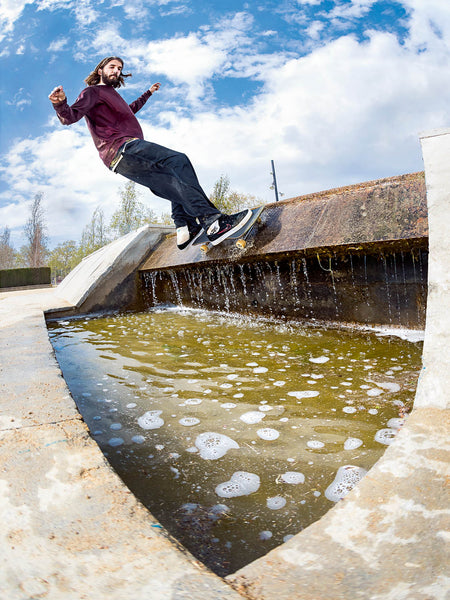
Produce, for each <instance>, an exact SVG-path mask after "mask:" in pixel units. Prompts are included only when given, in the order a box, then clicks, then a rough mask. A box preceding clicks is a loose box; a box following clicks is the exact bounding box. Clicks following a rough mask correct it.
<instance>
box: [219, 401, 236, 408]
mask: <svg viewBox="0 0 450 600" xmlns="http://www.w3.org/2000/svg"><path fill="white" fill-rule="evenodd" d="M220 406H221V407H222V408H236V406H237V404H234V403H233V402H224V403H223V404H221V405H220Z"/></svg>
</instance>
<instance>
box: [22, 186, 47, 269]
mask: <svg viewBox="0 0 450 600" xmlns="http://www.w3.org/2000/svg"><path fill="white" fill-rule="evenodd" d="M42 199H43V194H42V192H39V193H37V194H36V195H35V197H34V200H33V203H32V205H31V210H30V217H29V219H28V221H27V222H26V224H25V227H24V233H25V238H26V240H27V242H28V244H27V245H26V246H25V247H26V249H27V250H26V259H27V266H29V267H42V266H43V265H44V264H45V259H46V256H47V253H48V249H47V236H46V229H47V226H46V223H45V215H44V208H43V206H42Z"/></svg>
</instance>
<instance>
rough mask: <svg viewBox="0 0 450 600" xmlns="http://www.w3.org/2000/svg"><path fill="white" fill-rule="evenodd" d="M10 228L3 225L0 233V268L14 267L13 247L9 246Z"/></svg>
mask: <svg viewBox="0 0 450 600" xmlns="http://www.w3.org/2000/svg"><path fill="white" fill-rule="evenodd" d="M10 240H11V230H10V229H9V227H5V228H4V229H3V232H2V233H1V234H0V269H12V268H13V267H14V248H13V247H12V246H11V243H10Z"/></svg>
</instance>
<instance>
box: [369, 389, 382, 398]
mask: <svg viewBox="0 0 450 600" xmlns="http://www.w3.org/2000/svg"><path fill="white" fill-rule="evenodd" d="M366 394H367V395H368V396H372V397H375V396H379V395H380V394H384V390H380V388H370V390H367V392H366Z"/></svg>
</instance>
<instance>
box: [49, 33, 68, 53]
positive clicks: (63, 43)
mask: <svg viewBox="0 0 450 600" xmlns="http://www.w3.org/2000/svg"><path fill="white" fill-rule="evenodd" d="M68 43H69V38H67V37H60V38H58V39H57V40H53V42H51V43H50V44H49V46H48V48H47V51H48V52H61V50H64V49H65V48H67V45H68Z"/></svg>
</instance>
